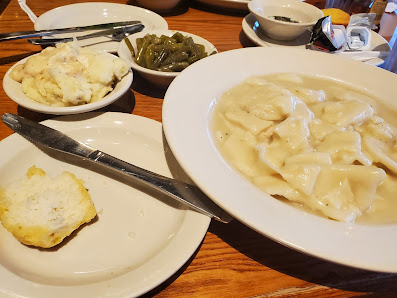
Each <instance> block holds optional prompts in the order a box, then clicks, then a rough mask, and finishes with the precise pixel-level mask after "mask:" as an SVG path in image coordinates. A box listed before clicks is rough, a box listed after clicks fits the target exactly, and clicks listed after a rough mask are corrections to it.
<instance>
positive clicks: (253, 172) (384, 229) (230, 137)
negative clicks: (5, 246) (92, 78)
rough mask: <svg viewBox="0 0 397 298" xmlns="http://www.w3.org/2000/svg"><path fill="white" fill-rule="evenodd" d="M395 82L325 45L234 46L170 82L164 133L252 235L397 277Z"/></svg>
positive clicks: (191, 171)
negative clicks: (305, 47) (332, 52)
mask: <svg viewBox="0 0 397 298" xmlns="http://www.w3.org/2000/svg"><path fill="white" fill-rule="evenodd" d="M396 86H397V76H396V75H395V74H393V73H391V72H388V71H386V70H383V69H380V68H376V67H373V66H371V65H366V64H363V63H360V62H358V61H352V60H349V59H346V58H343V57H338V56H334V55H327V54H325V53H320V52H314V51H305V50H296V49H291V48H283V49H281V48H277V49H276V48H271V47H263V48H245V49H238V50H232V51H227V52H224V53H220V54H217V55H214V56H212V57H208V58H206V59H203V60H202V61H198V62H197V63H195V64H194V65H192V66H190V67H189V68H187V69H186V70H185V71H183V72H182V73H181V74H180V75H179V76H178V77H177V78H176V79H175V80H174V81H173V82H172V83H171V85H170V86H169V88H168V89H167V92H166V95H165V98H164V104H163V129H164V134H165V136H166V139H167V142H168V144H169V146H170V148H171V150H172V152H173V154H174V155H175V157H176V159H177V161H178V162H179V163H180V165H181V166H182V168H183V169H184V170H185V171H186V173H187V174H188V175H189V176H190V177H191V178H192V180H193V181H194V183H196V184H197V185H198V186H199V187H200V188H201V189H202V190H203V191H204V192H205V193H206V194H207V195H208V196H209V197H210V198H211V199H212V200H214V202H215V203H217V204H218V205H220V206H221V207H222V208H224V209H225V210H226V211H228V212H229V213H230V214H231V215H233V216H234V217H235V218H237V219H238V220H240V221H241V222H243V223H244V224H246V225H247V226H249V227H251V228H253V229H254V230H255V231H257V232H260V233H262V234H263V235H265V236H267V237H269V238H271V239H274V240H276V241H277V242H279V243H282V244H284V245H286V246H288V247H290V248H293V249H297V250H299V251H301V252H304V253H306V254H310V255H313V256H316V257H319V258H321V259H325V260H329V261H332V262H336V263H339V264H344V265H348V266H352V267H357V268H362V269H368V270H375V271H382V272H394V273H396V272H397V256H396V254H395V249H394V248H395V245H397V241H396V240H395V237H394V236H393V235H394V234H395V233H397V203H396V200H395V197H396V194H397V146H396V143H397V129H396V127H397V121H396V115H397V103H396V101H395V94H396V92H397V89H396ZM181 124H183V125H181ZM380 243H381V244H382V245H379V244H380Z"/></svg>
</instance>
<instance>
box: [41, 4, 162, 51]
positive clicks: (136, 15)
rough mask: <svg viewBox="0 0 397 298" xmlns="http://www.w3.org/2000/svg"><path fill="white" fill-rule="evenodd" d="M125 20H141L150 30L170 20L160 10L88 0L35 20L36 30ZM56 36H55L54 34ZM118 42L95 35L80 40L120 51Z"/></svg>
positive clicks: (91, 45)
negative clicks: (89, 0) (156, 11)
mask: <svg viewBox="0 0 397 298" xmlns="http://www.w3.org/2000/svg"><path fill="white" fill-rule="evenodd" d="M122 21H140V22H141V23H142V24H143V25H144V26H145V28H144V29H143V31H146V30H157V29H158V30H167V29H168V23H167V21H166V20H165V19H164V18H163V17H162V16H160V15H159V14H157V13H155V12H152V11H150V10H147V9H144V8H141V7H136V6H132V5H125V4H117V3H106V2H87V3H76V4H70V5H65V6H61V7H57V8H54V9H52V10H49V11H47V12H45V13H43V14H42V15H41V16H39V17H38V18H37V19H36V21H35V24H34V28H35V30H46V29H58V28H69V27H76V26H88V25H95V24H104V23H112V22H122ZM87 33H92V32H88V31H86V32H79V33H71V34H57V35H56V38H63V37H72V36H73V35H74V36H79V35H84V34H87ZM54 37H55V36H54ZM118 44H119V43H118V42H116V41H112V40H111V39H110V38H109V37H107V36H102V37H94V38H90V39H86V40H81V41H79V45H80V46H89V47H93V48H96V49H100V50H104V51H107V52H111V53H115V52H117V48H118Z"/></svg>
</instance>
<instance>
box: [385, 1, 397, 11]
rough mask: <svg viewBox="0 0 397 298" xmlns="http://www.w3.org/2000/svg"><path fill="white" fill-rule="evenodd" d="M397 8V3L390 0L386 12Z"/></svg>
mask: <svg viewBox="0 0 397 298" xmlns="http://www.w3.org/2000/svg"><path fill="white" fill-rule="evenodd" d="M395 10H397V3H396V2H390V1H389V3H387V6H386V9H385V12H393V11H395Z"/></svg>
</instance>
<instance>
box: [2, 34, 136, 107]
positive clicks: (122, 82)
mask: <svg viewBox="0 0 397 298" xmlns="http://www.w3.org/2000/svg"><path fill="white" fill-rule="evenodd" d="M132 79H133V76H132V72H131V70H130V66H129V64H128V63H127V62H126V61H125V60H123V59H121V58H119V57H117V56H115V55H112V54H109V53H106V52H101V51H99V50H95V49H90V48H81V47H78V46H77V45H76V44H75V43H73V42H70V43H61V44H58V45H56V47H47V48H45V49H44V50H43V51H41V52H40V53H38V54H36V55H32V56H30V57H27V58H25V59H23V60H21V61H20V62H18V63H16V64H15V65H14V66H13V67H11V68H10V69H9V70H8V71H7V73H6V74H5V76H4V79H3V88H4V91H5V92H6V94H7V95H8V96H9V97H10V98H11V99H12V100H13V101H15V102H16V103H17V104H19V105H20V106H22V107H24V108H27V109H30V110H33V111H37V112H41V113H47V114H57V115H63V114H78V113H83V112H88V111H93V110H97V109H99V108H102V107H104V106H107V105H109V104H111V103H112V102H114V101H116V100H117V99H119V98H120V97H121V96H122V95H123V94H124V93H126V92H127V91H128V89H129V87H130V86H131V83H132Z"/></svg>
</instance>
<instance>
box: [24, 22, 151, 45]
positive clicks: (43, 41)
mask: <svg viewBox="0 0 397 298" xmlns="http://www.w3.org/2000/svg"><path fill="white" fill-rule="evenodd" d="M144 28H145V26H144V25H142V24H135V25H129V26H126V27H123V28H122V29H107V30H100V31H95V32H93V33H90V34H86V35H82V36H76V37H75V38H76V39H77V40H85V39H89V38H93V37H99V36H106V35H111V34H119V35H120V37H122V38H124V37H125V36H126V35H124V34H125V33H128V34H133V33H136V32H140V31H142V30H143V29H144ZM111 39H112V40H114V41H117V40H116V38H111ZM69 41H73V37H68V38H35V39H28V42H29V43H31V44H34V45H53V44H56V43H59V42H69ZM118 41H120V40H118Z"/></svg>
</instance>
